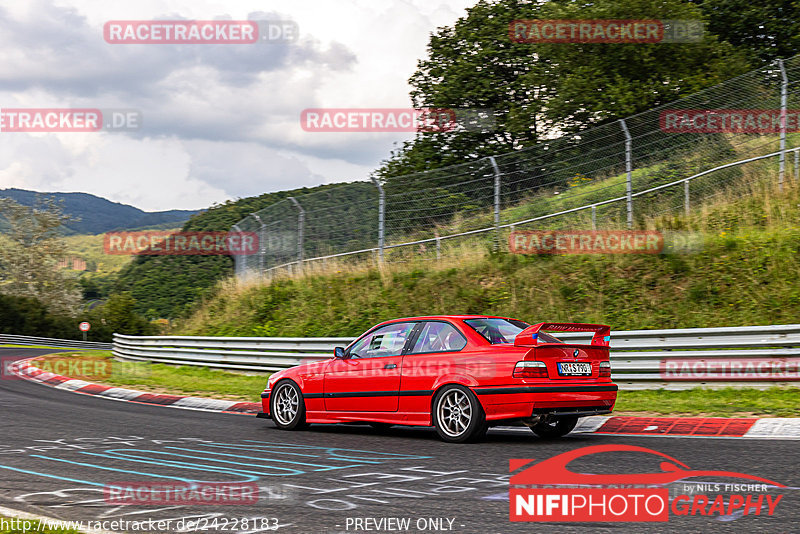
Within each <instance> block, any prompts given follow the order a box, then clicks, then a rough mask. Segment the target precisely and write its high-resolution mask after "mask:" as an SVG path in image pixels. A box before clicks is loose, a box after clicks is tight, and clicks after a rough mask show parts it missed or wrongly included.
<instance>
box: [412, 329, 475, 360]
mask: <svg viewBox="0 0 800 534" xmlns="http://www.w3.org/2000/svg"><path fill="white" fill-rule="evenodd" d="M466 346H467V340H466V338H465V337H464V336H463V335H462V334H461V332H459V331H458V330H456V327H454V326H453V325H451V324H450V323H442V322H438V321H436V322H435V321H431V322H429V323H425V326H423V327H422V332H420V334H419V337H418V338H417V342H416V343H414V348H413V349H412V350H411V353H412V354H424V353H428V352H453V351H459V350H461V349H463V348H464V347H466Z"/></svg>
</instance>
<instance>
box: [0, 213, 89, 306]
mask: <svg viewBox="0 0 800 534" xmlns="http://www.w3.org/2000/svg"><path fill="white" fill-rule="evenodd" d="M0 215H1V216H2V217H3V218H4V219H5V220H6V222H7V224H8V230H7V231H6V232H5V234H4V236H3V245H2V246H1V247H0V292H2V293H5V294H7V295H14V296H20V297H33V298H36V299H37V300H39V301H41V302H43V303H45V304H46V306H47V308H48V309H49V310H50V311H51V312H53V313H56V314H63V315H74V312H75V311H76V310H77V309H78V307H79V305H80V301H81V293H80V291H79V290H78V287H77V283H76V281H75V279H74V278H72V277H70V276H68V275H67V274H65V272H64V271H63V270H59V269H58V268H57V263H58V261H59V260H61V259H62V258H64V256H65V253H66V244H65V243H64V241H63V240H62V239H61V237H60V235H59V233H58V231H59V229H60V228H61V226H62V225H63V224H64V223H65V222H67V221H69V220H71V218H70V217H69V216H67V215H64V213H63V211H62V210H61V207H60V206H59V205H58V204H57V203H56V202H55V201H54V200H53V199H47V198H45V199H41V200H40V201H39V202H38V204H37V205H36V206H34V207H29V206H23V205H21V204H19V203H17V202H15V201H13V200H11V199H8V198H0Z"/></svg>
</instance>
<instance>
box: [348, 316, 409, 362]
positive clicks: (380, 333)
mask: <svg viewBox="0 0 800 534" xmlns="http://www.w3.org/2000/svg"><path fill="white" fill-rule="evenodd" d="M414 324H415V323H393V324H387V325H386V326H382V327H380V328H378V329H377V330H375V331H373V332H370V333H369V334H367V335H366V336H364V337H362V338H361V339H359V340H358V341H356V343H355V345H353V346H352V347H351V348H350V351H349V354H350V357H351V358H383V357H385V356H400V354H401V353H402V352H403V346H404V345H405V344H406V340H407V339H408V336H409V335H410V334H411V330H413V328H414Z"/></svg>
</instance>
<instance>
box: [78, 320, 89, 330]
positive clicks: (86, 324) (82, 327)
mask: <svg viewBox="0 0 800 534" xmlns="http://www.w3.org/2000/svg"><path fill="white" fill-rule="evenodd" d="M91 327H92V325H90V324H89V323H87V322H86V321H83V322H82V323H81V324H79V325H78V328H80V329H81V332H88V331H89V329H90V328H91Z"/></svg>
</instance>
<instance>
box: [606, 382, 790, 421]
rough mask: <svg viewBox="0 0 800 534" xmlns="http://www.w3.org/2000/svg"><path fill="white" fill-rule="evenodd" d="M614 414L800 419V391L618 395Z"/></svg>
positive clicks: (707, 390) (680, 392)
mask: <svg viewBox="0 0 800 534" xmlns="http://www.w3.org/2000/svg"><path fill="white" fill-rule="evenodd" d="M614 411H615V412H617V413H619V412H622V413H632V414H634V413H635V414H645V413H646V414H658V415H671V416H684V415H685V416H690V415H708V416H716V417H737V416H749V415H753V416H760V417H764V416H769V417H798V416H800V388H778V387H774V388H770V389H765V390H757V389H736V388H725V389H689V390H685V391H666V390H663V389H661V390H646V391H645V390H642V391H620V392H619V396H618V398H617V404H616V406H615V408H614Z"/></svg>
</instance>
